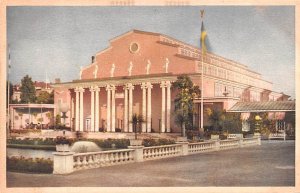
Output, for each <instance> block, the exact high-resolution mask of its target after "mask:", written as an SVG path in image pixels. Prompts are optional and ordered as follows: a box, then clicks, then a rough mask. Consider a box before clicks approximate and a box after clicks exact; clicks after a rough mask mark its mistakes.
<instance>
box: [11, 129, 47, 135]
mask: <svg viewBox="0 0 300 193" xmlns="http://www.w3.org/2000/svg"><path fill="white" fill-rule="evenodd" d="M10 133H11V134H27V133H41V130H40V129H12V130H10Z"/></svg>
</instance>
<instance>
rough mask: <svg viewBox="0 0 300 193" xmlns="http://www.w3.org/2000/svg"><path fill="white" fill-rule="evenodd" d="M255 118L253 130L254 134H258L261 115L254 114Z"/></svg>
mask: <svg viewBox="0 0 300 193" xmlns="http://www.w3.org/2000/svg"><path fill="white" fill-rule="evenodd" d="M254 119H255V130H254V135H255V136H260V125H261V117H260V116H259V115H256V116H255V117H254Z"/></svg>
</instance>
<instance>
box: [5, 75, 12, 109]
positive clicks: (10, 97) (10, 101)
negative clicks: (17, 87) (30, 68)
mask: <svg viewBox="0 0 300 193" xmlns="http://www.w3.org/2000/svg"><path fill="white" fill-rule="evenodd" d="M8 85H9V86H8ZM8 89H9V96H7V95H8V94H7V93H8ZM12 95H13V84H12V83H11V82H10V83H9V84H8V81H6V101H8V97H9V104H11V103H12ZM6 107H7V103H6Z"/></svg>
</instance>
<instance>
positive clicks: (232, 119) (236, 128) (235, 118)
mask: <svg viewBox="0 0 300 193" xmlns="http://www.w3.org/2000/svg"><path fill="white" fill-rule="evenodd" d="M224 115H225V120H224V123H223V130H224V131H228V132H229V133H242V121H241V118H240V117H241V113H228V112H225V113H224Z"/></svg>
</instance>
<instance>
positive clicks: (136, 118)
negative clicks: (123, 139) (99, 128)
mask: <svg viewBox="0 0 300 193" xmlns="http://www.w3.org/2000/svg"><path fill="white" fill-rule="evenodd" d="M143 122H144V118H143V116H142V115H137V114H133V115H132V118H131V123H132V127H133V130H134V133H135V137H134V139H130V145H131V146H139V145H142V142H143V140H141V139H137V132H138V129H139V131H141V126H142V123H143Z"/></svg>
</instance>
